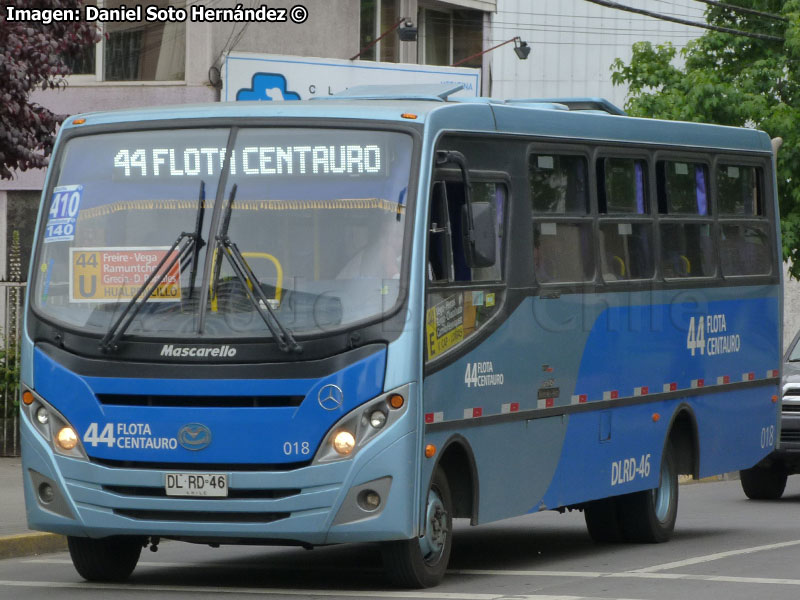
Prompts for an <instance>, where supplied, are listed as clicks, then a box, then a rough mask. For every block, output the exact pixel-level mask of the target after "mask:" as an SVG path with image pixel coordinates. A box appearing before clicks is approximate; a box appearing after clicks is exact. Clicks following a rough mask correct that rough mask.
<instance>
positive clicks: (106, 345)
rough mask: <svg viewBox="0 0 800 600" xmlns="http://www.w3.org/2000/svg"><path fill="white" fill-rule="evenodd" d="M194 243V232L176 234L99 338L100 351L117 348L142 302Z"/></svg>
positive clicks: (186, 254)
mask: <svg viewBox="0 0 800 600" xmlns="http://www.w3.org/2000/svg"><path fill="white" fill-rule="evenodd" d="M196 244H197V240H196V238H195V234H194V233H188V232H186V231H184V232H182V233H181V234H180V235H179V236H178V239H176V240H175V242H174V243H173V244H172V246H171V247H170V249H169V250H167V252H166V254H164V256H163V257H162V259H161V260H160V261H158V264H157V265H156V267H155V269H153V271H152V272H151V273H150V275H149V276H148V277H147V279H146V280H145V281H144V283H143V284H142V285H141V286H139V289H138V290H136V293H135V294H134V295H133V297H132V298H131V299H130V300H128V304H127V305H126V306H125V310H123V311H122V314H121V315H120V316H119V318H118V319H117V320H116V321H115V322H114V324H113V325H112V326H111V327H110V328H109V329H108V331H107V332H106V334H105V335H104V336H103V339H102V340H100V351H101V352H112V351H115V350H117V349H118V346H117V342H118V341H119V339H120V338H121V337H122V336H123V334H124V333H125V331H126V330H127V329H128V327H130V324H131V323H132V322H133V320H134V319H135V318H136V315H137V314H139V311H140V310H141V308H142V306H144V304H145V303H146V302H147V301H148V300H149V299H150V296H152V295H153V293H154V292H155V291H156V289H157V288H158V286H159V285H161V282H162V281H164V278H165V277H166V276H167V275H168V274H169V273H170V272H171V271H172V269H173V268H174V267H175V265H176V264H178V263H179V262H180V261H185V260H186V258H187V257H188V256H189V253H190V252H191V251H192V249H193V248H194V246H195V245H196ZM179 246H180V249H179V250H178V251H177V252H176V249H178V247H179ZM173 253H174V256H173ZM165 265H166V266H165ZM142 295H144V298H143V299H142V301H141V302H139V301H138V300H139V298H140V297H142Z"/></svg>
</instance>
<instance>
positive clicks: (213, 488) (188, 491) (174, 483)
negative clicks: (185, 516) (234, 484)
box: [165, 473, 228, 498]
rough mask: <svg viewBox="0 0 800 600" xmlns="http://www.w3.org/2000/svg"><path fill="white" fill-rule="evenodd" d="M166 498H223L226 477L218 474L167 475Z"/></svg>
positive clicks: (226, 488)
mask: <svg viewBox="0 0 800 600" xmlns="http://www.w3.org/2000/svg"><path fill="white" fill-rule="evenodd" d="M165 488H166V490H167V496H202V497H208V498H224V497H226V496H227V495H228V476H227V475H224V474H220V473H167V477H166V482H165Z"/></svg>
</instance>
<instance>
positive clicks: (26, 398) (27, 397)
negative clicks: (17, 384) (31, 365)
mask: <svg viewBox="0 0 800 600" xmlns="http://www.w3.org/2000/svg"><path fill="white" fill-rule="evenodd" d="M34 399H35V398H34V397H33V392H32V391H30V390H25V391H24V392H22V403H23V404H25V405H26V406H30V405H31V404H33V401H34Z"/></svg>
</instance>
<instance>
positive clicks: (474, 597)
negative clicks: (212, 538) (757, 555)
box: [0, 542, 800, 600]
mask: <svg viewBox="0 0 800 600" xmlns="http://www.w3.org/2000/svg"><path fill="white" fill-rule="evenodd" d="M786 544H789V545H794V544H795V543H794V542H786V543H785V544H784V545H786ZM775 546H778V547H781V545H780V544H770V545H769V546H757V547H755V548H746V549H743V550H738V551H736V550H734V551H732V552H733V553H735V554H746V553H747V552H745V550H748V551H750V552H757V551H760V550H768V549H774V548H775ZM721 554H725V555H726V556H727V555H730V554H731V553H718V554H715V555H708V556H716V557H718V558H725V557H724V556H720V555H721ZM698 558H707V557H698ZM690 560H691V559H690ZM715 560H716V559H715ZM24 562H26V563H38V564H61V565H71V564H72V561H71V560H69V559H59V558H33V559H28V560H25V561H24ZM683 562H685V561H683ZM668 564H673V563H668ZM690 564H695V563H690ZM138 566H139V567H155V568H157V567H164V568H203V569H208V568H213V567H218V568H223V569H251V568H253V565H252V564H248V563H242V564H230V563H182V562H163V563H160V562H150V561H146V562H145V561H142V562H139V564H138ZM659 567H660V568H664V566H663V565H659ZM654 568H656V567H647V568H646V569H637V570H634V571H620V572H613V571H542V570H535V571H534V570H513V569H449V570H448V571H447V574H448V575H471V576H498V577H556V578H558V577H560V578H577V579H601V578H611V579H661V580H666V579H671V580H685V581H712V582H718V583H755V584H772V585H793V586H800V579H781V578H775V577H733V576H726V575H701V574H700V575H698V574H693V573H658V572H653V571H652V570H651V569H654ZM259 569H260V570H262V571H264V570H274V571H307V570H313V571H327V570H334V568H333V567H331V568H326V567H313V568H312V567H303V566H291V567H288V566H287V567H285V568H284V567H276V568H274V569H269V568H266V569H265V568H264V567H263V566H259ZM335 570H337V571H338V570H340V568H339V567H336V568H335ZM364 570H365V569H359V571H364ZM369 571H371V572H377V571H380V569H369ZM2 585H20V586H23V585H30V586H34V587H35V586H39V585H44V584H39V583H37V582H30V583H28V582H16V583H14V582H4V581H0V586H2ZM46 585H49V584H46ZM58 585H61V584H58ZM63 585H64V586H65V587H70V586H78V587H80V586H82V585H83V586H94V585H95V584H90V583H84V584H63ZM101 587H106V586H102V585H101ZM120 589H135V590H146V589H149V588H147V587H146V586H138V585H135V584H130V586H129V587H124V588H120ZM208 589H210V588H201V591H202V590H208ZM214 589H216V588H214ZM169 590H170V591H172V590H174V591H185V592H189V591H193V588H190V587H183V586H179V585H177V586H170V587H169ZM234 591H239V588H231V589H230V593H233V592H234ZM257 591H258V592H259V593H263V594H281V593H284V594H287V595H299V594H303V593H305V594H308V595H310V596H348V595H351V596H370V595H372V596H374V597H376V598H420V599H423V600H425V599H434V598H461V599H464V600H499V599H503V600H505V599H512V598H513V599H514V600H517V599H520V600H526V599H534V600H554V599H571V598H583V597H582V596H515V595H511V596H497V595H493V594H459V593H455V594H454V595H447V594H441V593H436V592H397V593H398V594H401V595H399V596H398V595H390V594H393V593H394V592H332V591H315V590H270V589H258V590H257ZM242 593H243V594H253V593H256V590H247V589H244V590H243V591H242ZM403 594H406V595H403ZM407 594H411V595H407Z"/></svg>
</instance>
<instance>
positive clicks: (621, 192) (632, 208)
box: [597, 158, 648, 215]
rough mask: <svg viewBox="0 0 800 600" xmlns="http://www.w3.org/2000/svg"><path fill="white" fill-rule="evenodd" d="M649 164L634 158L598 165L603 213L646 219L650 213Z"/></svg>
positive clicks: (605, 160)
mask: <svg viewBox="0 0 800 600" xmlns="http://www.w3.org/2000/svg"><path fill="white" fill-rule="evenodd" d="M645 171H646V164H645V162H644V161H643V160H639V159H633V158H605V159H602V160H598V161H597V180H598V181H599V182H600V184H599V186H598V192H599V193H598V196H599V198H598V200H599V205H600V206H599V208H600V212H601V213H606V214H634V215H644V214H645V213H647V212H648V210H647V193H646V191H647V187H646V184H645Z"/></svg>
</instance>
